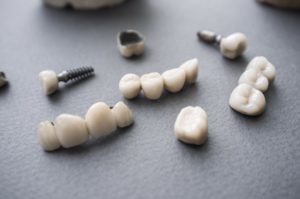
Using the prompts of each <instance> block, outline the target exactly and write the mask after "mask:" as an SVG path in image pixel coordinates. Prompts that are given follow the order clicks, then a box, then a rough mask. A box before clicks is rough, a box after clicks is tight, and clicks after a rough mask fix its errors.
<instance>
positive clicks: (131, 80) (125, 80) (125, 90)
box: [119, 73, 141, 99]
mask: <svg viewBox="0 0 300 199" xmlns="http://www.w3.org/2000/svg"><path fill="white" fill-rule="evenodd" d="M119 89H120V91H121V93H122V94H123V96H124V97H125V98H127V99H132V98H135V97H136V96H138V95H139V93H140V91H141V80H140V77H139V76H137V75H136V74H132V73H129V74H126V75H124V76H123V77H122V78H121V80H120V82H119Z"/></svg>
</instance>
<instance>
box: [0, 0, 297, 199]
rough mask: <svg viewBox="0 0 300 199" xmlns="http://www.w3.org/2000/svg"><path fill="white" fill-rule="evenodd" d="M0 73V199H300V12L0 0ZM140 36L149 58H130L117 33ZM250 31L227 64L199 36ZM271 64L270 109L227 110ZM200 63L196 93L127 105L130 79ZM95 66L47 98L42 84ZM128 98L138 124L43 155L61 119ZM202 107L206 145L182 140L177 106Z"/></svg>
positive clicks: (193, 4)
mask: <svg viewBox="0 0 300 199" xmlns="http://www.w3.org/2000/svg"><path fill="white" fill-rule="evenodd" d="M0 27H1V31H0V66H1V70H4V71H5V72H6V74H7V76H8V78H9V80H10V85H9V86H8V87H6V88H3V89H1V90H0V104H1V105H0V129H1V131H0V198H1V199H2V198H3V199H6V198H9V199H10V198H31V199H35V198H214V199H216V198H270V199H271V198H272V199H274V198H299V194H300V157H299V155H300V152H299V150H300V136H299V133H300V132H299V128H300V108H299V107H300V93H299V87H300V79H299V77H300V76H299V75H300V66H299V64H300V58H299V55H300V54H299V53H300V45H299V44H300V13H297V12H295V11H292V12H288V11H286V10H278V9H273V8H271V7H267V6H262V5H260V4H258V3H257V2H255V1H253V0H248V1H244V0H243V1H234V0H226V1H225V0H222V1H220V0H212V1H204V0H203V1H199V0H189V1H179V0H178V1H176V2H175V1H171V0H157V1H152V0H129V1H128V2H126V3H125V4H123V5H121V6H119V7H116V8H114V9H105V10H101V11H94V12H75V11H72V10H67V11H63V10H55V9H52V8H49V7H45V6H43V4H42V3H41V1H38V0H32V1H20V0H4V1H3V0H2V1H1V3H0ZM127 28H133V29H137V30H139V31H140V32H142V33H144V35H145V36H146V38H147V49H146V54H145V55H144V56H143V57H140V58H138V59H134V60H126V59H124V58H122V57H121V56H120V55H119V52H118V50H117V48H116V38H115V36H116V33H117V32H118V31H120V30H123V29H127ZM200 29H209V30H214V31H216V32H219V33H222V34H223V35H228V34H230V33H232V32H235V31H241V32H244V33H245V34H246V35H247V36H248V39H249V48H248V49H247V52H246V53H245V56H244V57H242V58H240V59H238V60H236V61H229V60H226V59H224V58H222V56H221V55H220V53H219V52H218V50H217V49H216V48H215V47H213V46H208V45H205V44H202V43H199V42H198V40H197V38H196V35H195V34H196V31H197V30H200ZM257 55H264V56H266V57H267V58H268V59H269V60H270V61H271V62H272V63H273V64H274V65H275V66H276V68H277V79H276V80H275V82H274V85H272V86H271V88H270V89H269V91H268V92H267V93H266V98H267V108H266V111H265V113H264V114H263V115H262V116H260V117H255V118H250V117H245V116H243V115H240V114H238V113H236V112H234V111H232V110H231V109H230V107H229V106H228V98H229V95H230V93H231V91H232V90H233V88H234V87H235V86H236V85H237V80H238V78H239V76H240V74H241V73H242V72H243V70H244V69H245V66H246V65H247V63H248V62H249V61H250V60H251V59H252V58H253V57H254V56H257ZM193 57H197V58H198V59H199V61H200V75H199V79H198V82H197V84H196V85H194V86H191V87H187V88H185V89H184V90H183V91H182V92H180V93H178V94H167V93H166V94H165V95H164V96H163V97H162V98H161V99H160V100H158V101H148V100H146V99H144V98H143V97H140V98H137V99H135V100H132V101H127V100H125V99H123V98H122V96H121V94H120V92H119V90H118V82H119V79H120V78H121V77H122V75H124V74H125V73H128V72H134V73H137V74H143V73H146V72H152V71H157V72H163V71H164V70H166V69H170V68H172V67H177V66H179V65H180V64H181V63H182V62H184V61H185V60H187V59H190V58H193ZM81 65H92V66H94V67H95V70H96V76H94V77H93V78H90V79H88V80H86V81H82V82H80V83H77V84H68V85H66V86H63V85H61V89H60V91H59V92H57V93H56V94H55V95H53V96H51V97H46V96H45V95H44V94H43V93H42V91H41V87H40V84H39V81H38V77H37V75H38V73H39V72H40V71H41V70H44V69H53V70H55V71H57V72H59V71H61V70H63V69H67V68H70V67H77V66H81ZM119 100H124V101H125V102H126V103H127V104H128V105H129V106H130V107H131V108H132V110H133V112H134V114H135V124H134V125H133V126H132V127H130V128H127V129H121V130H118V131H117V132H115V133H114V134H113V135H111V136H109V137H106V138H103V139H100V140H97V141H91V142H89V143H87V144H86V145H83V146H80V147H76V148H73V149H69V150H63V149H62V150H58V151H56V152H53V153H46V152H44V151H43V150H42V149H41V148H40V146H39V145H38V144H37V137H36V127H37V125H38V123H39V122H41V121H43V120H53V119H54V118H55V117H56V116H57V115H59V114H60V113H64V112H66V113H71V114H77V115H81V116H84V115H85V112H86V111H87V109H88V108H89V106H90V105H92V104H93V103H95V102H97V101H104V102H106V103H108V104H111V105H113V104H115V103H116V102H117V101H119ZM188 105H199V106H201V107H203V108H204V109H205V110H206V111H207V113H208V115H209V138H208V141H207V142H206V144H205V145H203V146H200V147H197V146H189V145H185V144H183V143H180V142H179V141H177V140H176V139H175V137H174V132H173V124H174V122H175V119H176V116H177V114H178V113H179V111H180V110H181V108H183V107H185V106H188Z"/></svg>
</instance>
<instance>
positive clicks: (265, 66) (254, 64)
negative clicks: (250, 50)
mask: <svg viewBox="0 0 300 199" xmlns="http://www.w3.org/2000/svg"><path fill="white" fill-rule="evenodd" d="M248 69H254V70H257V71H259V72H260V73H261V74H262V75H264V76H265V77H266V78H267V79H268V80H269V81H270V82H272V81H273V80H274V79H275V76H276V69H275V67H274V65H273V64H271V63H270V62H269V61H268V60H267V59H266V58H265V57H262V56H261V57H255V58H253V59H252V60H251V61H250V63H249V64H248V66H247V70H248Z"/></svg>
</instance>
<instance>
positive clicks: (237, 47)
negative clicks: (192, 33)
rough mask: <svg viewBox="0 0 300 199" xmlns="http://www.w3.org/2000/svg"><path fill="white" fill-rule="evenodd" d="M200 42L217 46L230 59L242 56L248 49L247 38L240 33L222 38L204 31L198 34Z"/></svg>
mask: <svg viewBox="0 0 300 199" xmlns="http://www.w3.org/2000/svg"><path fill="white" fill-rule="evenodd" d="M197 36H198V38H199V39H200V40H202V41H204V42H206V43H212V44H214V43H215V44H217V45H218V46H219V47H220V51H221V53H222V55H223V56H224V57H226V58H228V59H235V58H237V57H239V56H240V55H242V54H243V53H244V51H245V50H246V48H247V37H246V36H245V35H244V34H243V33H240V32H236V33H233V34H231V35H229V36H227V37H222V36H221V35H218V34H216V33H214V32H211V31H208V30H203V31H200V32H198V33H197Z"/></svg>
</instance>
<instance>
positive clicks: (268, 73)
mask: <svg viewBox="0 0 300 199" xmlns="http://www.w3.org/2000/svg"><path fill="white" fill-rule="evenodd" d="M275 74H276V69H275V67H274V66H273V65H272V64H271V63H270V62H269V61H268V60H267V59H266V58H265V57H255V58H254V59H252V61H251V62H250V63H249V64H248V66H247V68H246V70H245V72H244V73H243V74H242V75H241V77H240V79H239V84H242V83H246V84H249V85H251V86H253V87H254V88H256V89H258V90H260V91H262V92H265V91H267V90H268V87H269V85H270V84H271V83H272V82H273V80H274V79H275Z"/></svg>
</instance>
